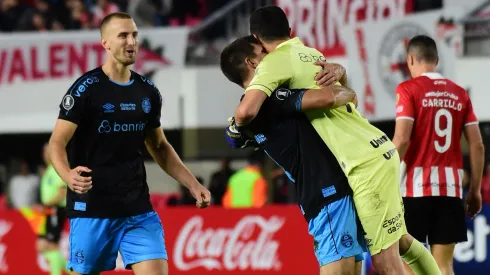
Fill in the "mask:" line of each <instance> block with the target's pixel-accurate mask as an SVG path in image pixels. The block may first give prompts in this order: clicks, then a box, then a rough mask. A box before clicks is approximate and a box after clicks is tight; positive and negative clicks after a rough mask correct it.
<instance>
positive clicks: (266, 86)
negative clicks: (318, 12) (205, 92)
mask: <svg viewBox="0 0 490 275" xmlns="http://www.w3.org/2000/svg"><path fill="white" fill-rule="evenodd" d="M250 31H251V33H252V34H253V35H254V36H255V37H257V38H258V39H259V41H260V42H261V44H262V45H263V46H264V48H265V50H266V51H267V52H268V53H269V54H268V55H267V56H266V57H265V58H264V59H263V60H262V62H261V63H260V65H259V66H258V67H257V71H256V74H255V76H254V78H253V80H252V81H251V83H250V84H249V86H248V88H247V89H246V93H245V96H244V97H243V100H242V101H241V103H240V105H239V106H238V107H237V110H236V112H235V119H236V124H237V126H244V125H246V124H248V123H250V121H252V120H253V119H254V117H255V116H256V115H257V113H258V110H259V109H260V106H261V105H262V103H263V102H264V101H265V99H266V98H267V97H269V96H270V95H271V93H272V91H274V90H275V89H276V88H278V87H281V86H285V87H288V88H316V87H317V85H316V83H315V81H314V77H315V74H316V73H317V72H318V71H319V70H320V68H319V67H318V66H316V65H315V64H314V62H315V61H318V60H320V61H324V60H325V58H324V57H323V56H322V55H321V53H320V52H318V51H317V50H315V49H313V48H309V47H306V46H304V45H303V44H302V43H301V41H300V40H299V39H298V38H293V39H291V38H290V28H289V22H288V20H287V17H286V15H285V13H284V11H282V10H281V9H280V8H279V7H276V6H268V7H263V8H260V9H257V10H256V11H254V13H253V14H252V16H251V18H250ZM306 115H307V117H308V119H309V120H310V122H311V123H312V125H313V126H314V127H315V130H316V131H317V132H318V133H319V134H320V136H321V137H322V139H323V141H324V142H325V143H326V144H327V146H328V147H329V148H330V150H332V152H333V154H334V155H335V156H336V158H337V160H338V162H339V163H340V164H341V167H342V169H343V170H344V173H345V174H346V175H347V177H348V179H349V184H350V186H351V188H352V190H353V198H354V203H355V205H356V209H357V211H358V215H359V219H360V220H361V223H362V225H363V227H364V230H365V231H366V243H367V245H368V248H369V251H370V253H371V255H372V259H373V265H374V266H375V268H376V270H377V272H378V273H380V274H396V275H399V274H404V268H403V264H402V261H401V259H400V257H399V255H400V254H401V255H402V257H403V259H404V260H405V261H406V262H407V263H408V264H409V265H410V267H411V268H412V269H413V270H414V271H415V273H416V274H424V275H431V274H440V271H439V270H438V268H437V264H436V262H435V260H434V258H433V257H432V255H430V253H429V252H428V251H427V250H426V249H425V248H424V246H423V245H422V244H421V243H420V242H418V241H416V240H414V239H413V237H411V236H410V235H408V234H407V232H406V227H405V222H404V217H403V202H402V198H401V195H400V186H399V183H398V181H399V173H400V165H399V157H398V153H397V151H396V148H395V146H394V145H393V143H392V142H391V141H390V140H389V138H388V137H387V136H386V135H385V134H384V133H383V132H381V131H380V130H379V129H377V128H375V127H373V126H372V125H371V124H369V122H368V121H367V120H366V119H365V118H364V117H362V116H361V115H360V113H359V112H358V111H357V110H356V109H355V108H353V107H352V105H349V104H348V105H346V106H345V107H340V108H335V109H329V110H313V111H308V112H306Z"/></svg>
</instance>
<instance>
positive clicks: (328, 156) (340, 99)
mask: <svg viewBox="0 0 490 275" xmlns="http://www.w3.org/2000/svg"><path fill="white" fill-rule="evenodd" d="M262 55H263V53H262V46H261V45H260V44H259V43H258V41H256V39H255V38H254V37H253V36H248V37H243V38H239V39H237V40H236V41H234V42H233V43H231V44H230V45H229V46H228V47H226V48H225V49H224V50H223V52H222V54H221V70H222V71H223V73H224V74H225V76H227V78H228V79H229V80H230V81H232V82H234V83H236V84H238V85H239V86H241V87H246V86H247V85H248V83H250V81H251V80H252V78H253V76H254V70H255V68H256V65H255V64H258V63H259V60H260V59H261V56H262ZM354 99H355V93H354V92H353V91H351V90H350V89H348V88H346V87H341V86H333V87H332V86H331V87H326V88H322V89H321V90H306V89H303V90H289V89H283V88H280V89H276V90H275V91H274V92H273V93H272V95H271V97H270V98H269V99H267V100H266V101H265V102H264V104H263V105H262V107H261V109H260V111H259V113H258V114H257V117H256V118H255V119H254V120H253V121H252V122H251V123H250V124H249V125H247V126H246V127H244V129H240V131H243V133H246V134H241V133H239V132H236V131H232V132H230V128H227V136H226V137H227V140H228V141H229V142H230V143H231V144H232V145H233V147H235V148H241V147H243V146H244V145H245V143H246V142H247V140H248V139H249V138H252V139H255V141H256V144H258V147H259V148H261V149H262V150H264V151H265V153H266V154H267V155H268V156H269V157H270V158H271V159H272V160H274V161H275V162H276V163H277V164H278V165H279V166H281V167H282V168H283V169H284V171H285V173H286V175H287V176H288V177H289V179H290V180H291V181H292V182H293V183H294V187H295V190H296V195H297V196H296V197H297V198H298V204H299V207H300V209H301V211H302V213H303V215H304V217H305V219H306V221H307V222H308V231H309V233H310V234H311V235H312V236H313V238H314V249H315V255H316V257H317V259H318V262H319V264H320V267H321V268H320V274H322V275H323V274H325V275H326V274H345V275H347V274H356V272H357V274H360V271H361V263H362V253H363V252H365V251H367V248H366V247H365V244H364V240H363V234H362V228H358V226H357V215H356V211H355V208H354V203H353V201H352V196H351V194H352V190H350V187H349V183H348V182H347V178H346V177H345V175H344V173H343V171H342V169H341V168H340V166H339V164H338V162H337V160H336V159H335V157H334V155H333V154H332V152H331V151H330V150H329V149H328V147H327V146H326V145H325V143H324V142H323V141H322V139H321V138H320V136H319V135H318V134H317V133H316V131H315V129H314V128H313V127H312V125H311V123H310V122H309V121H308V119H307V118H306V116H305V115H304V113H302V111H305V110H311V109H318V108H330V107H336V106H342V105H344V104H347V103H348V102H350V101H352V100H354ZM249 143H250V142H249ZM356 260H357V264H356ZM356 265H357V266H356Z"/></svg>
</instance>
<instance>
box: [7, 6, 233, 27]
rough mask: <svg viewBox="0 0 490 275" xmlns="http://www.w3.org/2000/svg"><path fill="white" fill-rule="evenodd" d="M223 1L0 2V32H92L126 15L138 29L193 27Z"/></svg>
mask: <svg viewBox="0 0 490 275" xmlns="http://www.w3.org/2000/svg"><path fill="white" fill-rule="evenodd" d="M226 2H227V1H226V0H0V31H2V32H13V31H59V30H79V29H96V28H98V27H99V24H100V22H101V20H102V19H103V18H104V16H106V15H107V14H110V13H113V12H117V11H124V12H127V13H129V14H130V15H131V16H132V17H133V18H134V20H135V22H136V24H137V25H138V26H139V27H149V26H181V25H186V26H194V25H197V24H199V22H200V21H201V20H202V19H203V18H204V17H205V16H206V15H208V14H210V13H211V12H213V11H214V10H217V9H219V8H220V7H221V6H223V5H224V4H225V3H226Z"/></svg>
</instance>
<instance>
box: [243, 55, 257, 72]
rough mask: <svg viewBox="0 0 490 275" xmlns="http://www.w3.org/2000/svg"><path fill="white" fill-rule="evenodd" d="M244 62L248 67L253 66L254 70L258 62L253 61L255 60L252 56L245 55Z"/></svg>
mask: <svg viewBox="0 0 490 275" xmlns="http://www.w3.org/2000/svg"><path fill="white" fill-rule="evenodd" d="M245 64H247V66H249V67H252V68H254V70H255V68H257V66H258V65H259V64H257V62H255V61H254V60H253V59H252V58H250V57H246V58H245Z"/></svg>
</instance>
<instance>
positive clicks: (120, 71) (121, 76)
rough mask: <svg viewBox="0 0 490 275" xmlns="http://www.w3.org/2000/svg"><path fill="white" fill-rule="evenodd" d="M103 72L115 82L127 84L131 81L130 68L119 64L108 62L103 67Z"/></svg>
mask: <svg viewBox="0 0 490 275" xmlns="http://www.w3.org/2000/svg"><path fill="white" fill-rule="evenodd" d="M102 71H104V73H105V74H106V75H107V77H109V78H110V79H111V80H114V81H115V82H120V83H126V82H129V81H130V80H131V71H130V70H129V67H128V66H126V65H123V64H121V63H118V62H114V61H111V60H107V61H106V62H105V63H104V65H102Z"/></svg>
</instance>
